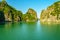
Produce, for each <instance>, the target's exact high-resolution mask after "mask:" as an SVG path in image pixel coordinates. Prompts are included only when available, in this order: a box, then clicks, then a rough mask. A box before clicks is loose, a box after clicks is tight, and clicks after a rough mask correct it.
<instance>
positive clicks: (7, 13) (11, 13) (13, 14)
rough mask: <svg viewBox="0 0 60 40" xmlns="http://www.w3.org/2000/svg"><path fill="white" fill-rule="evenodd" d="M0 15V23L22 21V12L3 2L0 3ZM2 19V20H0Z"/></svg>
mask: <svg viewBox="0 0 60 40" xmlns="http://www.w3.org/2000/svg"><path fill="white" fill-rule="evenodd" d="M0 15H2V16H0V21H3V20H5V21H11V22H12V21H13V22H16V21H22V12H21V11H18V10H16V9H15V8H13V7H11V6H10V5H8V4H7V2H6V1H5V0H3V1H2V2H0ZM3 17H4V19H1V18H3Z"/></svg>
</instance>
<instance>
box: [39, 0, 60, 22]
mask: <svg viewBox="0 0 60 40" xmlns="http://www.w3.org/2000/svg"><path fill="white" fill-rule="evenodd" d="M40 20H41V21H44V22H46V21H50V22H51V21H52V22H60V1H58V2H55V3H54V4H53V5H51V6H49V7H48V8H47V9H46V10H42V12H41V15H40Z"/></svg>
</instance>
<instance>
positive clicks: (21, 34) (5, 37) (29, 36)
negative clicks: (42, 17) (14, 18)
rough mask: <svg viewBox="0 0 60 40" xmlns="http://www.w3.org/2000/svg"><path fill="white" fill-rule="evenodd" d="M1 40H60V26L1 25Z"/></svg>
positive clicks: (18, 23) (31, 24)
mask: <svg viewBox="0 0 60 40" xmlns="http://www.w3.org/2000/svg"><path fill="white" fill-rule="evenodd" d="M0 40H60V24H50V25H48V24H41V23H40V22H33V23H32V22H30V23H25V22H17V23H5V24H0Z"/></svg>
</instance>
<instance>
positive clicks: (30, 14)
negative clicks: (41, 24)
mask: <svg viewBox="0 0 60 40" xmlns="http://www.w3.org/2000/svg"><path fill="white" fill-rule="evenodd" d="M23 20H24V21H27V22H35V21H37V13H36V11H35V10H33V9H32V8H29V9H28V11H27V12H26V14H24V15H23Z"/></svg>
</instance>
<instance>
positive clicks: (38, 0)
mask: <svg viewBox="0 0 60 40" xmlns="http://www.w3.org/2000/svg"><path fill="white" fill-rule="evenodd" d="M6 1H7V3H8V4H9V5H10V6H12V7H14V8H15V9H17V10H20V11H22V12H23V13H24V14H25V13H26V12H27V10H28V9H29V8H32V9H34V10H35V11H36V12H37V16H38V18H39V17H40V14H41V11H42V10H43V9H46V8H47V7H48V6H50V5H52V4H53V3H54V2H56V1H58V0H6Z"/></svg>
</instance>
